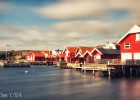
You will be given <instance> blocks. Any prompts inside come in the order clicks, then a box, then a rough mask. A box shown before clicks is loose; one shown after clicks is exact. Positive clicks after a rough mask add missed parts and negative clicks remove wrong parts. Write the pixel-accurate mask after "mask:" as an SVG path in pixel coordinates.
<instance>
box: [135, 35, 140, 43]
mask: <svg viewBox="0 0 140 100" xmlns="http://www.w3.org/2000/svg"><path fill="white" fill-rule="evenodd" d="M135 41H140V33H136V40H135Z"/></svg>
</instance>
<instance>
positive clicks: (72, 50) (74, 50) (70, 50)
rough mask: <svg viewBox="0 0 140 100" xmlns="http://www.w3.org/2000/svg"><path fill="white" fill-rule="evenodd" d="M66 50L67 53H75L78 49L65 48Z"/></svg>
mask: <svg viewBox="0 0 140 100" xmlns="http://www.w3.org/2000/svg"><path fill="white" fill-rule="evenodd" d="M66 49H67V50H68V51H69V53H76V51H77V49H78V47H66Z"/></svg>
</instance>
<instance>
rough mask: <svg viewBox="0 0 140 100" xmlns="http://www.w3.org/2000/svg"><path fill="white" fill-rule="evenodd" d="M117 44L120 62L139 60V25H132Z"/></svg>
mask: <svg viewBox="0 0 140 100" xmlns="http://www.w3.org/2000/svg"><path fill="white" fill-rule="evenodd" d="M117 43H118V44H120V51H121V60H123V61H126V60H140V25H134V26H133V27H132V28H131V29H130V30H129V31H128V32H127V33H126V34H125V35H124V36H123V37H122V38H121V39H120V40H119V41H118V42H117Z"/></svg>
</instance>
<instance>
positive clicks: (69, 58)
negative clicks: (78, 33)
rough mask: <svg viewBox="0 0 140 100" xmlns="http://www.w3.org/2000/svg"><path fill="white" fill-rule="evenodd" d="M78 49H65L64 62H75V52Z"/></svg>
mask: <svg viewBox="0 0 140 100" xmlns="http://www.w3.org/2000/svg"><path fill="white" fill-rule="evenodd" d="M77 49H78V47H66V48H65V50H64V53H65V58H64V59H65V61H66V62H71V63H74V62H75V55H76V51H77Z"/></svg>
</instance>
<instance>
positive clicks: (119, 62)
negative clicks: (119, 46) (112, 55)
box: [95, 59, 121, 64]
mask: <svg viewBox="0 0 140 100" xmlns="http://www.w3.org/2000/svg"><path fill="white" fill-rule="evenodd" d="M95 63H96V64H108V63H110V64H121V60H119V59H97V60H96V61H95Z"/></svg>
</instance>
